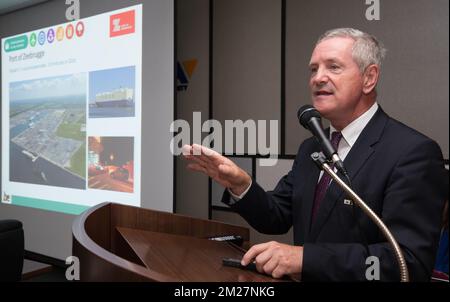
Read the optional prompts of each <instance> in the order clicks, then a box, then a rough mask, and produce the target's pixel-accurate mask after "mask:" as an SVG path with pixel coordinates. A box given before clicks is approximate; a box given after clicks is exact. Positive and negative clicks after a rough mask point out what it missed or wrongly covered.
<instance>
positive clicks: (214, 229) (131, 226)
mask: <svg viewBox="0 0 450 302" xmlns="http://www.w3.org/2000/svg"><path fill="white" fill-rule="evenodd" d="M72 232H73V255H74V256H76V257H78V258H79V260H80V278H81V281H156V282H181V281H183V282H240V281H243V282H260V281H261V282H267V281H279V280H275V279H272V278H270V277H269V276H266V275H262V274H258V273H255V272H252V271H249V270H243V269H239V268H233V267H225V266H223V265H222V259H223V258H237V259H240V258H242V256H243V255H244V253H245V250H243V249H242V248H240V247H238V246H236V245H234V244H230V243H228V242H219V241H213V240H208V238H210V237H218V236H228V235H238V236H241V237H242V238H243V239H244V243H247V244H248V241H249V230H248V229H247V228H244V227H239V226H234V225H229V224H225V223H221V222H216V221H210V220H203V219H197V218H191V217H187V216H182V215H177V214H171V213H165V212H158V211H153V210H149V209H142V208H136V207H130V206H124V205H118V204H112V203H105V204H100V205H98V206H95V207H93V208H91V209H89V210H87V211H86V212H84V213H83V214H81V215H80V216H79V217H77V218H76V220H75V221H74V224H73V227H72Z"/></svg>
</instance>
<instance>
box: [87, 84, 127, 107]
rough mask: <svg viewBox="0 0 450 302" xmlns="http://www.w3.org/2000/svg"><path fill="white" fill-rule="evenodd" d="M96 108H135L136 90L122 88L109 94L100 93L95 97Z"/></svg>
mask: <svg viewBox="0 0 450 302" xmlns="http://www.w3.org/2000/svg"><path fill="white" fill-rule="evenodd" d="M94 106H96V107H98V108H112V107H133V106H134V90H133V89H129V88H120V89H117V90H113V91H109V92H102V93H98V94H96V95H95V103H94Z"/></svg>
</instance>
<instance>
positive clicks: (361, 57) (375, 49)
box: [316, 28, 386, 73]
mask: <svg viewBox="0 0 450 302" xmlns="http://www.w3.org/2000/svg"><path fill="white" fill-rule="evenodd" d="M335 37H341V38H352V39H353V40H354V41H355V44H354V45H353V52H352V56H353V60H355V62H356V64H358V66H359V70H360V71H361V73H363V72H364V71H365V70H366V68H367V67H368V66H369V65H371V64H376V65H378V66H379V67H380V68H381V61H382V60H383V59H384V57H385V55H386V48H384V46H383V44H382V43H381V42H380V41H378V39H377V38H375V37H374V36H373V35H370V34H368V33H365V32H362V31H360V30H358V29H354V28H336V29H332V30H329V31H327V32H326V33H324V34H323V35H322V36H321V37H320V38H319V40H318V41H317V44H319V43H320V42H322V41H324V40H327V39H331V38H335ZM317 44H316V45H317Z"/></svg>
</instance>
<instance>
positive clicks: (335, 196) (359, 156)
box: [310, 107, 388, 240]
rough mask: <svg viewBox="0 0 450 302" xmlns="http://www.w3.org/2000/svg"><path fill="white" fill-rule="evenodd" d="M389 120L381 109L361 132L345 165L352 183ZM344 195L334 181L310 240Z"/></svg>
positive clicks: (321, 204)
mask: <svg viewBox="0 0 450 302" xmlns="http://www.w3.org/2000/svg"><path fill="white" fill-rule="evenodd" d="M387 120H388V116H387V115H386V113H384V111H383V110H382V109H381V107H380V108H379V109H378V111H377V112H376V113H375V115H374V117H373V118H372V119H371V120H370V122H369V123H368V124H367V126H366V127H365V128H364V130H363V131H362V132H361V134H360V136H359V137H358V139H357V140H356V142H355V144H354V145H353V147H352V149H351V150H350V152H349V153H348V155H347V157H346V158H345V160H344V165H345V167H346V169H347V172H348V174H349V176H350V179H351V180H352V182H353V180H354V179H355V177H356V176H357V175H358V173H359V171H360V170H361V168H362V167H363V166H364V163H365V162H366V161H367V160H368V159H369V157H370V156H371V155H372V153H373V152H374V148H373V145H375V144H376V143H377V142H378V141H379V140H380V138H381V135H382V133H383V130H384V127H385V125H386V122H387ZM339 176H340V177H341V178H343V176H342V175H341V174H339ZM353 189H355V191H356V193H357V194H358V193H360V192H358V190H357V188H353ZM343 195H344V192H343V190H342V189H341V188H340V187H339V186H338V185H337V184H336V182H334V181H333V182H332V183H331V184H330V187H329V188H328V190H327V193H326V195H325V197H324V199H323V200H322V202H321V203H320V207H319V210H318V212H317V217H316V219H315V221H314V224H313V225H312V228H311V233H310V239H312V240H315V239H316V238H317V236H318V235H319V233H320V230H321V229H322V227H323V226H324V224H325V222H326V221H327V220H328V217H329V215H330V214H331V212H332V210H333V208H334V206H335V205H336V202H337V201H338V200H341V199H342V198H343ZM313 199H314V196H313ZM310 213H311V212H310Z"/></svg>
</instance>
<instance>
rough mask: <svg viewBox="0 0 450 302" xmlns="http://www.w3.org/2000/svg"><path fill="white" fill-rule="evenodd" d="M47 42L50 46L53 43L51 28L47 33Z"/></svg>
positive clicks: (53, 35) (53, 32) (53, 36)
mask: <svg viewBox="0 0 450 302" xmlns="http://www.w3.org/2000/svg"><path fill="white" fill-rule="evenodd" d="M47 41H48V43H50V44H51V43H53V41H55V31H54V30H53V28H50V29H49V30H48V32H47Z"/></svg>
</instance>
